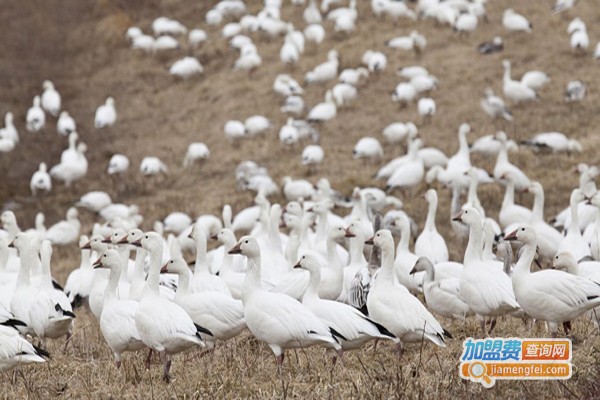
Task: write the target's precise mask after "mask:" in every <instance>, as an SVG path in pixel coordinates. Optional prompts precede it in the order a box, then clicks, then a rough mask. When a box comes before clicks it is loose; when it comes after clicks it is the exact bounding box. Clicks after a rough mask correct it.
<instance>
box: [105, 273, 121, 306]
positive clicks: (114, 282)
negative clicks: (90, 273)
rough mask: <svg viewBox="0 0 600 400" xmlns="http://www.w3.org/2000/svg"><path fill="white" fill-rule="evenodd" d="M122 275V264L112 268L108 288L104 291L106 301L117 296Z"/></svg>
mask: <svg viewBox="0 0 600 400" xmlns="http://www.w3.org/2000/svg"><path fill="white" fill-rule="evenodd" d="M121 275H122V274H121V268H120V266H119V267H117V268H111V269H110V275H109V278H108V284H107V285H106V289H105V291H104V301H106V300H107V299H116V298H117V287H118V286H119V280H120V279H121Z"/></svg>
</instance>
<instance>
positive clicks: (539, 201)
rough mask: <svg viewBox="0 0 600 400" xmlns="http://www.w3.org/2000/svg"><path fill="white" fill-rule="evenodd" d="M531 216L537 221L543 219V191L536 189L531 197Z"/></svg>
mask: <svg viewBox="0 0 600 400" xmlns="http://www.w3.org/2000/svg"><path fill="white" fill-rule="evenodd" d="M532 213H533V217H534V218H535V219H536V220H538V221H543V220H544V192H543V191H538V192H536V193H535V196H534V197H533V210H532Z"/></svg>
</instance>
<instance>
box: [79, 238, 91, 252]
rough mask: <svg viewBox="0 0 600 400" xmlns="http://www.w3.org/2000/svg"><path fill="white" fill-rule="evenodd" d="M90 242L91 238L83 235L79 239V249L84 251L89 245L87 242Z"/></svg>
mask: <svg viewBox="0 0 600 400" xmlns="http://www.w3.org/2000/svg"><path fill="white" fill-rule="evenodd" d="M89 241H90V238H88V237H87V235H81V236H80V237H79V248H80V249H83V246H85V245H86V244H87V242H89Z"/></svg>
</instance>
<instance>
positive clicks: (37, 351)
mask: <svg viewBox="0 0 600 400" xmlns="http://www.w3.org/2000/svg"><path fill="white" fill-rule="evenodd" d="M33 349H34V350H35V354H37V355H38V356H40V357H45V358H47V359H49V360H52V357H51V356H50V353H48V350H45V349H42V348H41V347H37V346H35V345H33Z"/></svg>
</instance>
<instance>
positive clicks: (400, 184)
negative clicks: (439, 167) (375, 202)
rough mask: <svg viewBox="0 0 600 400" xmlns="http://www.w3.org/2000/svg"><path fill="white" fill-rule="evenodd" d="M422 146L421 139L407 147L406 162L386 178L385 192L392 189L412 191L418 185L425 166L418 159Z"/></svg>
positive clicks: (423, 174)
mask: <svg viewBox="0 0 600 400" xmlns="http://www.w3.org/2000/svg"><path fill="white" fill-rule="evenodd" d="M422 146H423V141H422V140H421V139H416V140H413V141H412V142H411V143H410V144H409V146H408V160H407V162H406V163H405V164H403V165H401V166H400V167H399V168H398V169H396V170H395V171H394V173H393V174H392V175H391V176H390V177H389V178H388V180H387V182H386V191H390V190H392V189H393V188H400V189H402V190H408V189H412V188H414V187H415V186H417V185H419V184H420V183H421V181H422V180H423V178H424V176H425V164H424V162H423V159H422V158H421V157H419V150H420V149H421V147H422Z"/></svg>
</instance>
